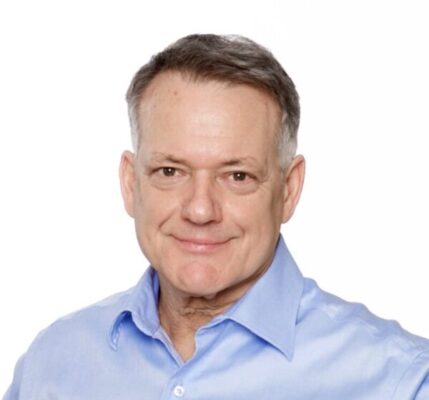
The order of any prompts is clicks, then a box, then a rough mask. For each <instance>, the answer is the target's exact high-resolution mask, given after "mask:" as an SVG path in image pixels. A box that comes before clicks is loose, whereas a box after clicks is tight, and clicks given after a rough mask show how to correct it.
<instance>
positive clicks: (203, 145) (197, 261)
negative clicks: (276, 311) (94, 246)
mask: <svg viewBox="0 0 429 400" xmlns="http://www.w3.org/2000/svg"><path fill="white" fill-rule="evenodd" d="M279 117H280V110H279V107H278V106H277V104H276V103H275V102H274V101H273V100H272V98H271V97H270V96H269V95H267V94H266V93H264V92H262V91H260V90H257V89H255V88H253V87H250V86H247V85H227V84H225V83H222V82H217V81H208V82H193V81H191V80H188V79H186V78H184V77H183V76H182V75H180V74H179V73H170V72H169V73H163V74H160V75H158V76H157V77H156V78H155V79H154V81H153V82H152V83H151V84H150V86H149V87H148V88H147V90H146V92H145V94H144V96H143V100H142V103H141V106H140V114H139V123H140V132H141V138H140V150H139V153H138V154H136V156H135V157H134V158H133V157H132V155H131V153H124V155H123V159H122V167H121V177H122V186H123V192H124V198H125V204H126V207H127V211H128V212H129V214H130V215H131V216H132V217H133V218H134V219H135V226H136V232H137V237H138V240H139V243H140V246H141V248H142V250H143V252H144V254H145V255H146V257H147V258H148V260H149V261H150V262H151V264H152V266H153V267H154V268H155V269H156V270H157V271H158V273H159V276H160V280H161V282H165V283H166V284H168V285H170V287H173V288H174V289H176V290H178V291H180V292H181V293H184V294H187V295H192V296H208V297H210V296H213V295H215V294H217V293H219V292H220V291H222V290H224V289H227V288H231V287H234V286H236V285H240V284H243V283H245V282H251V281H252V280H253V279H256V277H257V276H259V275H260V273H261V272H263V271H264V270H265V269H266V268H267V266H268V265H269V264H270V262H271V260H272V256H273V253H274V250H275V245H276V242H277V239H278V235H279V231H280V225H281V223H282V220H285V219H287V218H289V215H290V213H291V209H290V208H291V207H290V205H288V204H289V203H288V202H287V201H286V200H287V197H288V193H287V185H286V184H285V182H286V181H287V179H286V175H287V174H284V173H282V172H281V170H280V167H279V164H278V157H277V154H278V153H277V148H276V145H275V135H276V133H277V132H278V129H279V119H280V118H279Z"/></svg>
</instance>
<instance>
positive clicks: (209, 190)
mask: <svg viewBox="0 0 429 400" xmlns="http://www.w3.org/2000/svg"><path fill="white" fill-rule="evenodd" d="M218 200H219V199H218V198H217V193H216V182H214V181H213V180H212V179H211V178H210V177H208V176H200V177H196V176H195V177H193V178H192V182H189V187H188V188H187V193H186V195H185V199H184V202H183V206H182V218H184V219H186V220H187V221H189V222H191V223H193V224H196V225H206V224H209V223H216V222H220V220H221V218H222V213H221V207H220V203H219V201H218Z"/></svg>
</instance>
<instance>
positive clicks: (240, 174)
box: [232, 171, 248, 182]
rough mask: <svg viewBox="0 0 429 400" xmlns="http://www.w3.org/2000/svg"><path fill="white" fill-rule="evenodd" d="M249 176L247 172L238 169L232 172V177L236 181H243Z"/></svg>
mask: <svg viewBox="0 0 429 400" xmlns="http://www.w3.org/2000/svg"><path fill="white" fill-rule="evenodd" d="M247 177H248V175H247V173H246V172H242V171H238V172H233V173H232V179H234V181H236V182H243V181H245V180H246V178H247Z"/></svg>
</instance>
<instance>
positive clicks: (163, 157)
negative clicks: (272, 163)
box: [150, 152, 259, 167]
mask: <svg viewBox="0 0 429 400" xmlns="http://www.w3.org/2000/svg"><path fill="white" fill-rule="evenodd" d="M150 160H151V161H155V162H166V161H167V162H171V163H174V164H188V162H187V161H186V160H185V159H182V158H180V157H176V156H174V155H172V154H168V153H162V152H155V153H153V154H152V155H151V157H150ZM244 164H254V165H258V164H259V163H258V160H257V159H256V158H255V157H252V156H245V157H234V158H231V159H225V160H223V161H221V165H222V166H225V167H231V166H240V165H244Z"/></svg>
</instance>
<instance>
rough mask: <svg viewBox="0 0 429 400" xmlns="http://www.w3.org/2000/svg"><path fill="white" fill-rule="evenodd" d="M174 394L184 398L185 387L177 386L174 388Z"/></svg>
mask: <svg viewBox="0 0 429 400" xmlns="http://www.w3.org/2000/svg"><path fill="white" fill-rule="evenodd" d="M173 393H174V395H175V396H176V397H183V395H184V394H185V388H184V387H183V386H180V385H177V386H176V387H175V388H174V390H173Z"/></svg>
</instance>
